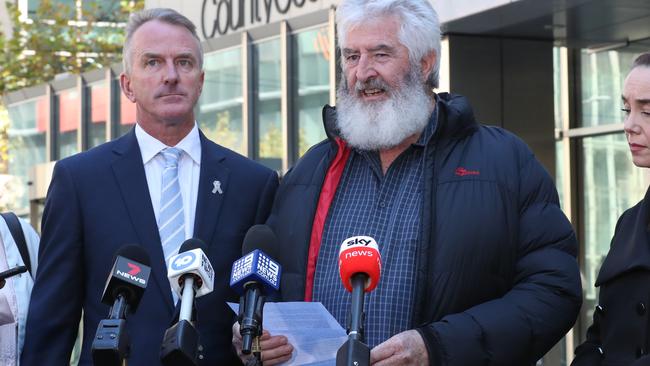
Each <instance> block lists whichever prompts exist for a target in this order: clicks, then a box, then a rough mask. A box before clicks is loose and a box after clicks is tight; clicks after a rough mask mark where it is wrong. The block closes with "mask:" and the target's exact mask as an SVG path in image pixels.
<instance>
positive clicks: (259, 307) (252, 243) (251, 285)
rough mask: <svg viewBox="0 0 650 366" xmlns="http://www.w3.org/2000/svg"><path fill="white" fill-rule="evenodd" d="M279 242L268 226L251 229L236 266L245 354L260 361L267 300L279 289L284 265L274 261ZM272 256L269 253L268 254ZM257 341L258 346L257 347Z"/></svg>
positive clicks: (235, 284) (234, 280)
mask: <svg viewBox="0 0 650 366" xmlns="http://www.w3.org/2000/svg"><path fill="white" fill-rule="evenodd" d="M277 241H278V239H277V238H276V236H275V234H274V233H273V231H272V230H271V228H269V227H268V226H266V225H255V226H253V227H251V228H250V229H249V230H248V232H247V233H246V236H245V237H244V243H243V245H242V253H243V255H244V256H243V257H242V258H240V259H238V260H236V261H235V262H234V263H233V264H232V274H231V276H230V287H231V288H232V289H233V290H235V291H236V292H237V293H238V294H239V295H240V296H241V297H240V299H239V316H238V318H237V320H238V321H239V324H240V327H239V332H240V333H241V335H242V353H244V354H250V353H251V352H253V353H255V356H256V357H255V358H254V359H257V360H258V361H259V364H261V361H260V360H259V356H260V354H259V352H260V349H259V344H258V343H259V337H260V336H261V335H262V313H263V309H264V303H265V301H266V297H267V296H268V295H271V294H273V293H275V292H276V291H278V290H279V288H280V276H281V274H282V266H280V264H279V263H277V262H276V261H275V260H273V257H274V256H275V255H274V253H275V251H276V250H277V248H278V245H277ZM267 253H269V254H270V255H269V254H267ZM253 341H255V346H254V347H253Z"/></svg>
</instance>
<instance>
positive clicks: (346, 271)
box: [336, 236, 381, 366]
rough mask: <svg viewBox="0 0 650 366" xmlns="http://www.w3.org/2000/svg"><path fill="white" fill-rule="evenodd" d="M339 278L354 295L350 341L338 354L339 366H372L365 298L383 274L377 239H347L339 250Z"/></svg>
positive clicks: (337, 361) (349, 332)
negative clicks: (367, 335) (367, 343)
mask: <svg viewBox="0 0 650 366" xmlns="http://www.w3.org/2000/svg"><path fill="white" fill-rule="evenodd" d="M339 274H340V275H341V280H342V281H343V286H345V288H346V289H347V290H348V291H350V292H352V304H351V311H350V316H349V318H348V340H347V341H346V342H345V343H344V344H343V345H342V346H341V348H339V350H338V352H337V353H336V366H365V365H370V348H369V347H368V345H366V344H365V343H364V342H365V339H364V334H363V322H364V320H365V315H364V312H363V296H364V292H370V291H372V290H374V289H375V287H377V283H378V282H379V276H380V274H381V256H380V255H379V247H378V246H377V242H376V241H375V239H373V238H371V237H369V236H354V237H351V238H348V239H345V240H344V241H343V243H342V244H341V249H340V250H339Z"/></svg>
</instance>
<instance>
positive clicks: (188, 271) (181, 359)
mask: <svg viewBox="0 0 650 366" xmlns="http://www.w3.org/2000/svg"><path fill="white" fill-rule="evenodd" d="M207 250H208V248H207V246H206V245H205V243H204V242H203V241H201V240H200V239H187V240H186V241H185V242H184V243H183V245H181V248H180V249H179V250H178V254H177V255H176V256H174V257H172V258H171V259H170V260H169V266H168V268H167V278H169V282H170V284H171V286H172V289H173V290H174V291H175V292H176V293H177V294H178V296H179V298H180V303H181V308H180V314H179V316H178V322H177V323H176V324H174V325H173V326H172V327H170V328H169V329H167V331H166V332H165V337H164V338H163V343H162V346H161V349H160V361H161V362H162V363H163V365H180V366H182V365H196V364H197V363H198V360H199V359H202V358H203V355H202V351H203V348H202V346H201V345H200V342H199V333H198V331H197V329H196V324H194V321H193V317H192V313H193V310H194V299H195V298H197V297H201V296H203V295H205V294H209V293H210V292H212V290H213V289H214V269H212V264H211V263H210V260H209V259H208V257H207V255H205V253H206V252H207Z"/></svg>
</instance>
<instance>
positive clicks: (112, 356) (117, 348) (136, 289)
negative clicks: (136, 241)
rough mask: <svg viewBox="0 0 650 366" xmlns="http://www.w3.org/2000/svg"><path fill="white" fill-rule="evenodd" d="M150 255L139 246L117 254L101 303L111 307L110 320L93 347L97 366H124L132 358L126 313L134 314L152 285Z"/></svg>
mask: <svg viewBox="0 0 650 366" xmlns="http://www.w3.org/2000/svg"><path fill="white" fill-rule="evenodd" d="M150 273H151V268H150V267H149V256H148V255H147V252H145V251H144V249H143V248H142V247H140V246H137V245H125V246H123V247H121V248H120V249H119V250H118V251H117V252H116V253H115V261H114V263H113V269H111V273H110V274H109V276H108V280H107V281H106V286H105V287H104V294H103V295H102V302H103V303H104V304H107V305H110V306H111V310H110V313H109V316H108V319H104V320H102V321H101V322H100V323H99V325H98V326H97V332H96V333H95V338H94V339H93V344H92V347H91V351H92V356H93V363H94V364H95V365H97V366H113V365H123V364H125V363H126V358H127V357H128V356H129V351H130V350H129V348H130V346H129V336H128V334H127V332H126V314H127V313H134V312H135V311H136V309H137V308H138V304H140V299H142V294H143V293H144V290H145V288H147V284H148V282H149V274H150Z"/></svg>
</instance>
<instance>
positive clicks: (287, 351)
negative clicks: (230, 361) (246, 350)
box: [232, 323, 293, 366]
mask: <svg viewBox="0 0 650 366" xmlns="http://www.w3.org/2000/svg"><path fill="white" fill-rule="evenodd" d="M232 344H233V346H235V349H236V350H237V356H239V359H240V360H241V361H242V362H243V363H244V364H246V361H247V360H248V359H250V358H251V357H253V355H252V354H250V355H245V354H243V353H242V351H241V347H242V337H241V334H240V333H239V323H235V324H233V325H232ZM260 348H261V349H262V362H264V365H265V366H272V365H277V364H280V363H282V362H286V361H289V360H290V359H291V353H292V352H293V346H292V345H290V344H289V341H288V340H287V337H285V336H281V335H277V336H271V334H270V333H269V332H267V331H266V330H265V331H264V332H262V336H261V337H260Z"/></svg>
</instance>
